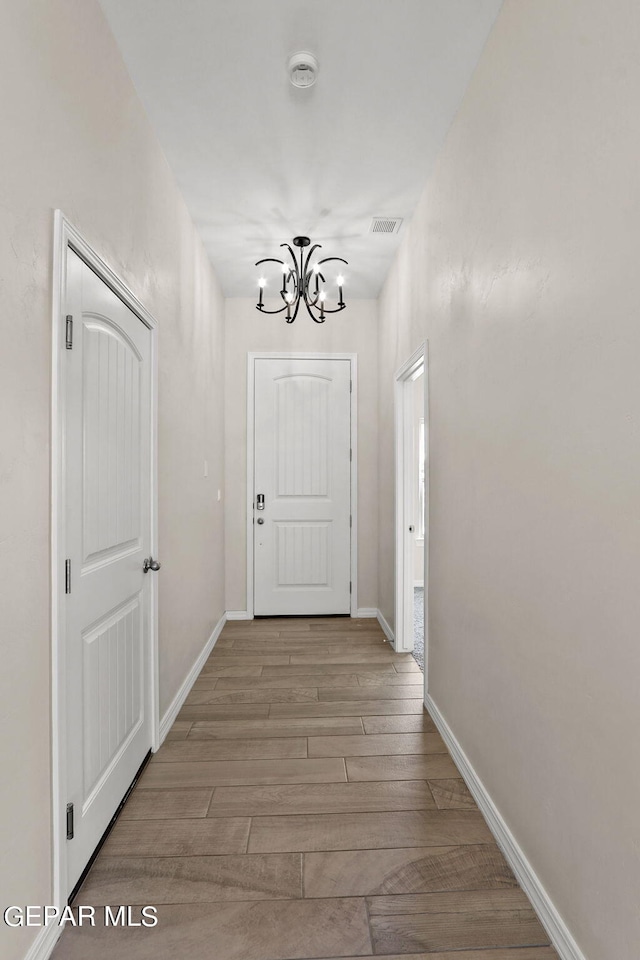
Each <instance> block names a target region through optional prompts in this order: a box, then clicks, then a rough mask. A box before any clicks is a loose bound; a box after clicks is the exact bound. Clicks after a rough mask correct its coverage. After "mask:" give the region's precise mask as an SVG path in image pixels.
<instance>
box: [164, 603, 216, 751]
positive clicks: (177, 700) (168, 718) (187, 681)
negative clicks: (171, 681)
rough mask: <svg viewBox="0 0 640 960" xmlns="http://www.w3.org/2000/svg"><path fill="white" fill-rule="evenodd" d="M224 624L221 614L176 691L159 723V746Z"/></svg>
mask: <svg viewBox="0 0 640 960" xmlns="http://www.w3.org/2000/svg"><path fill="white" fill-rule="evenodd" d="M226 622H227V614H226V613H223V614H222V616H221V617H220V619H219V620H218V622H217V624H216V625H215V627H214V628H213V633H212V634H211V636H210V637H209V639H208V640H207V642H206V643H205V645H204V649H203V651H202V653H201V654H200V655H199V657H198V659H197V660H196V662H195V663H194V665H193V666H192V667H191V670H190V671H189V673H188V674H187V676H186V677H185V678H184V681H183V683H182V685H181V687H180V689H179V690H178V692H177V693H176V695H175V697H174V698H173V700H172V701H171V704H170V706H169V709H168V710H167V711H166V713H165V715H164V717H163V718H162V720H161V721H160V744H159V745H161V744H162V743H163V741H164V739H165V738H166V736H167V734H168V733H169V730H170V729H171V727H172V726H173V723H174V721H175V719H176V717H177V716H178V714H179V713H180V708H181V707H182V704H183V703H184V702H185V700H186V699H187V696H188V695H189V691H190V690H191V687H192V686H193V685H194V683H195V681H196V679H197V677H198V675H199V673H200V671H201V670H202V668H203V666H204V663H205V660H206V659H207V657H208V656H209V654H210V653H211V651H212V650H213V648H214V646H215V644H216V640H217V639H218V637H219V636H220V634H221V633H222V628H223V627H224V625H225V623H226Z"/></svg>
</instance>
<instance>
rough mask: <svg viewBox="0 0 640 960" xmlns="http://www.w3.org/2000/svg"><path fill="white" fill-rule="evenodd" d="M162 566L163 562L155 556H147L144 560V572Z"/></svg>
mask: <svg viewBox="0 0 640 960" xmlns="http://www.w3.org/2000/svg"><path fill="white" fill-rule="evenodd" d="M161 566H162V564H161V563H158V561H157V560H154V559H153V557H147V558H146V559H145V560H143V562H142V572H143V573H148V572H149V570H159V569H160V567H161Z"/></svg>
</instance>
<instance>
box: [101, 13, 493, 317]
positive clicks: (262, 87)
mask: <svg viewBox="0 0 640 960" xmlns="http://www.w3.org/2000/svg"><path fill="white" fill-rule="evenodd" d="M101 3H102V7H103V9H104V11H105V14H106V16H107V19H108V21H109V23H110V25H111V28H112V30H113V32H114V34H115V37H116V39H117V41H118V44H119V46H120V49H121V51H122V54H123V56H124V59H125V61H126V64H127V67H128V69H129V72H130V74H131V77H132V79H133V82H134V83H135V86H136V88H137V90H138V94H139V96H140V98H141V99H142V102H143V103H144V105H145V108H146V110H147V113H148V115H149V117H150V119H151V122H152V124H153V126H154V128H155V130H156V134H157V136H158V138H159V140H160V143H161V144H162V147H163V149H164V151H165V153H166V156H167V158H168V160H169V163H170V164H171V166H172V168H173V171H174V173H175V176H176V178H177V180H178V183H179V185H180V188H181V190H182V192H183V195H184V197H185V199H186V202H187V205H188V207H189V209H190V212H191V215H192V217H193V219H194V221H195V223H196V225H197V227H198V229H199V231H200V234H201V236H202V239H203V241H204V243H205V246H206V248H207V250H208V252H209V255H210V257H211V260H212V263H213V265H214V267H215V269H216V271H217V273H218V276H219V277H220V280H221V282H222V286H223V290H224V293H225V295H226V296H231V297H241V296H253V295H254V293H255V292H256V277H257V271H256V268H255V267H254V263H255V261H256V260H258V259H259V258H261V257H264V256H279V255H280V252H279V248H278V244H279V243H282V242H284V241H289V242H290V241H291V239H292V237H293V236H294V235H296V234H299V233H303V234H308V235H309V236H310V237H311V238H312V240H313V241H314V242H316V241H317V242H320V243H322V244H323V251H322V255H324V256H329V255H335V256H341V257H345V258H346V259H347V260H348V261H349V267H348V268H347V269H346V270H345V273H346V276H347V287H346V288H345V295H346V297H347V299H348V297H349V295H350V296H355V297H375V296H377V294H378V292H379V290H380V286H381V284H382V281H383V279H384V276H385V274H386V272H387V270H388V267H389V265H390V263H391V261H392V259H393V256H394V253H395V250H396V248H397V246H398V244H399V243H400V241H401V239H402V235H403V231H404V229H405V228H406V221H407V220H408V219H409V218H410V217H411V215H412V213H413V210H414V208H415V205H416V202H417V200H418V198H419V196H420V193H421V191H422V189H423V187H424V184H425V182H426V179H427V177H428V175H429V173H430V171H431V168H432V166H433V163H434V160H435V158H436V156H437V154H438V151H439V149H440V147H441V146H442V143H443V140H444V137H445V135H446V132H447V129H448V128H449V125H450V123H451V121H452V119H453V117H454V114H455V112H456V110H457V108H458V106H459V104H460V101H461V99H462V97H463V95H464V91H465V89H466V87H467V84H468V82H469V79H470V77H471V74H472V72H473V70H474V68H475V65H476V63H477V61H478V58H479V56H480V53H481V51H482V48H483V46H484V43H485V41H486V38H487V36H488V34H489V31H490V29H491V27H492V24H493V22H494V20H495V17H496V15H497V13H498V10H499V8H500V6H501V4H502V0H101ZM299 50H308V51H310V52H311V53H313V54H314V55H315V56H316V57H317V59H318V61H319V65H320V67H319V73H318V80H317V83H316V84H315V86H314V87H312V88H311V89H307V90H299V89H296V88H294V87H293V86H291V84H290V83H289V79H288V74H287V61H288V59H289V57H290V56H291V54H293V53H296V52H297V51H299ZM372 216H392V217H398V216H399V217H403V218H404V220H405V223H404V225H403V227H402V228H401V230H400V233H399V234H398V236H380V235H374V234H370V233H369V228H370V223H371V217H372Z"/></svg>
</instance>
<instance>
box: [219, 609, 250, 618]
mask: <svg viewBox="0 0 640 960" xmlns="http://www.w3.org/2000/svg"><path fill="white" fill-rule="evenodd" d="M226 616H227V620H252V619H253V617H250V616H249V614H248V613H247V611H246V610H227V614H226Z"/></svg>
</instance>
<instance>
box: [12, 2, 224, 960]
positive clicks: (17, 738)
mask: <svg viewBox="0 0 640 960" xmlns="http://www.w3.org/2000/svg"><path fill="white" fill-rule="evenodd" d="M0 86H1V88H2V90H3V95H2V98H1V99H0V128H1V129H2V131H3V137H2V150H1V151H0V291H1V292H0V295H1V297H2V311H1V314H0V315H1V318H2V325H3V337H2V348H1V350H0V395H1V401H0V433H1V435H2V444H1V445H0V505H1V510H2V517H1V524H0V529H1V534H0V609H1V610H2V617H1V632H2V669H1V670H0V724H1V726H2V730H3V737H2V743H3V756H2V758H1V761H0V762H1V767H0V769H1V772H2V775H1V777H0V791H1V793H0V862H1V863H2V874H3V888H2V890H1V891H0V901H1V902H2V904H3V909H4V906H6V905H9V904H48V903H51V902H52V901H51V837H50V816H51V806H50V803H51V801H50V776H51V770H50V736H51V730H50V630H49V603H50V583H49V579H50V578H49V569H50V555H49V536H50V530H49V524H50V503H49V483H50V480H49V438H50V425H49V420H50V390H51V373H50V371H51V305H52V267H51V263H52V236H53V210H54V209H55V208H56V207H60V208H61V209H62V210H63V212H64V213H65V214H66V215H67V216H68V217H69V218H70V219H71V221H72V222H73V223H74V224H75V225H76V226H77V227H78V228H79V229H80V230H81V231H82V232H83V233H84V234H85V236H86V237H87V239H88V240H89V242H90V243H91V244H92V245H93V246H94V247H95V248H96V249H97V250H98V252H99V253H100V254H101V255H102V256H103V257H104V258H105V259H106V260H107V262H109V263H110V264H111V266H112V267H113V268H114V269H115V270H116V272H118V273H119V274H120V275H121V276H122V277H123V279H124V280H125V281H126V282H127V283H128V284H129V285H130V286H131V287H132V289H133V290H134V292H135V293H136V294H137V295H138V297H139V298H140V299H141V300H142V302H143V303H144V304H145V306H147V307H148V308H149V310H150V311H151V312H152V313H153V314H155V316H156V318H157V319H158V322H159V350H160V358H159V367H160V381H159V393H160V410H159V473H160V486H159V496H160V503H159V513H160V531H159V550H160V559H161V560H162V562H163V568H162V572H161V574H160V575H159V576H160V577H161V578H162V579H161V589H160V664H161V698H162V704H161V706H162V710H164V709H165V708H166V706H167V705H168V703H169V702H170V701H171V699H172V698H173V696H174V694H175V692H176V690H177V688H178V687H179V685H180V684H181V682H182V680H183V679H184V676H185V675H186V673H187V671H188V669H189V668H190V667H191V666H192V664H193V662H194V660H195V659H196V656H197V654H198V653H199V652H200V650H201V649H202V647H203V646H204V644H205V642H206V640H207V639H208V637H209V635H210V633H211V631H212V629H213V627H214V625H215V623H216V622H217V620H218V619H219V617H220V616H221V614H222V613H223V610H224V603H223V547H224V527H223V515H222V504H218V503H217V501H216V490H217V488H218V487H222V486H223V482H224V478H223V471H224V466H223V452H222V451H223V427H222V410H223V362H222V358H223V336H224V330H223V324H222V314H223V301H222V298H221V294H220V290H219V288H218V283H217V281H216V278H215V276H214V274H213V273H212V270H211V267H210V265H209V262H208V260H207V258H206V256H205V254H204V251H203V248H202V246H201V243H200V241H199V240H198V238H197V236H196V233H195V230H194V227H193V225H192V223H191V221H190V219H189V216H188V214H187V212H186V208H185V206H184V203H183V201H182V198H181V196H180V194H179V192H178V190H177V187H176V185H175V182H174V179H173V177H172V175H171V173H170V171H169V168H168V166H167V163H166V161H165V158H164V156H163V154H162V152H161V150H160V148H159V146H158V144H157V142H156V140H155V138H154V136H153V134H152V132H151V130H150V127H149V124H148V122H147V119H146V116H145V114H144V111H143V109H142V107H141V104H140V103H139V101H138V99H137V97H136V94H135V91H134V89H133V86H132V84H131V81H130V80H129V77H128V75H127V73H126V71H125V68H124V65H123V63H122V60H121V57H120V54H119V52H118V50H117V47H116V45H115V42H114V40H113V38H112V35H111V33H110V31H109V29H108V27H107V25H106V22H105V21H104V19H103V16H102V13H101V10H100V8H99V6H98V4H97V3H96V2H95V0H5V2H4V3H2V5H1V10H0ZM204 458H207V459H208V460H209V479H208V480H204V479H203V460H204ZM36 933H37V929H36V928H31V929H28V930H25V929H22V930H10V929H9V928H8V927H6V926H5V925H4V924H0V955H1V956H2V957H3V958H4V960H18V958H21V957H23V956H24V955H25V953H26V951H27V948H28V946H29V943H30V942H31V941H32V940H33V938H34V937H35V935H36Z"/></svg>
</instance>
